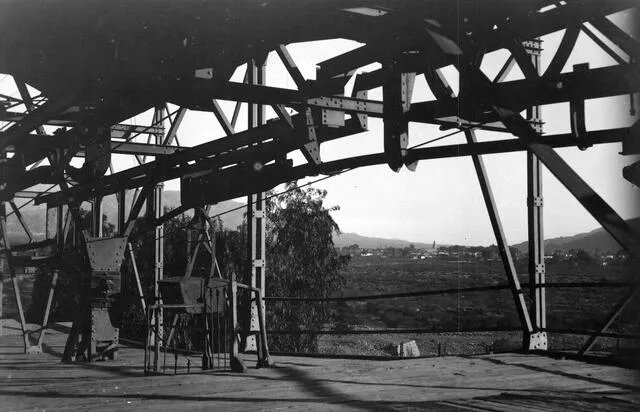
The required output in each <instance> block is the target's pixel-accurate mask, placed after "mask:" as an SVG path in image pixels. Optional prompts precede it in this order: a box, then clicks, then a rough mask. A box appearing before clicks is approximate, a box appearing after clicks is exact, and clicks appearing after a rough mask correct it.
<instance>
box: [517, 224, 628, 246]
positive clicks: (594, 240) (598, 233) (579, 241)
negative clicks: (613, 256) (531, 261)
mask: <svg viewBox="0 0 640 412" xmlns="http://www.w3.org/2000/svg"><path fill="white" fill-rule="evenodd" d="M627 223H628V224H629V226H631V227H632V228H633V229H634V230H635V231H636V233H640V217H637V218H634V219H629V220H627ZM513 246H514V247H516V248H518V249H519V250H520V251H522V252H527V250H528V247H529V246H528V242H522V243H518V244H517V245H513ZM544 249H545V252H546V253H547V254H551V253H553V252H555V251H556V250H558V251H561V252H568V251H569V250H571V249H583V250H584V251H586V252H588V253H590V254H595V253H606V252H612V253H615V252H617V251H619V250H620V249H622V247H620V245H619V244H618V242H616V241H615V240H614V239H613V237H611V235H610V234H609V233H607V232H606V231H605V230H604V229H602V228H600V229H595V230H592V231H591V232H587V233H580V234H577V235H573V236H563V237H556V238H552V239H546V240H545V243H544Z"/></svg>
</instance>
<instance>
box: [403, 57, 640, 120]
mask: <svg viewBox="0 0 640 412" xmlns="http://www.w3.org/2000/svg"><path fill="white" fill-rule="evenodd" d="M637 91H640V67H638V65H636V64H625V65H618V66H609V67H602V68H597V69H590V70H587V71H584V72H580V73H574V72H570V73H563V74H560V75H558V76H557V77H554V78H553V79H550V78H546V77H542V78H540V79H534V80H531V79H524V80H516V81H512V82H503V83H498V84H491V85H489V86H486V87H485V86H482V85H479V86H478V87H477V96H478V98H479V99H480V100H479V101H476V102H473V103H471V102H466V101H463V100H459V99H457V98H452V99H449V100H448V101H446V100H438V101H429V102H420V103H414V104H412V105H411V110H410V111H409V119H410V121H414V122H423V123H432V122H433V121H434V120H437V119H439V118H443V117H447V116H454V115H457V114H458V113H459V112H460V110H461V107H462V108H465V107H467V106H469V104H472V105H473V106H474V107H476V106H477V104H478V103H486V104H496V105H498V106H501V107H508V108H510V109H511V110H512V111H516V112H518V111H522V110H525V109H526V108H528V107H531V106H534V105H546V104H553V103H561V102H568V101H570V100H572V99H582V100H584V99H596V98H600V97H609V96H617V95H628V94H629V93H634V92H637ZM468 120H473V119H468ZM495 120H499V119H497V118H496V119H495Z"/></svg>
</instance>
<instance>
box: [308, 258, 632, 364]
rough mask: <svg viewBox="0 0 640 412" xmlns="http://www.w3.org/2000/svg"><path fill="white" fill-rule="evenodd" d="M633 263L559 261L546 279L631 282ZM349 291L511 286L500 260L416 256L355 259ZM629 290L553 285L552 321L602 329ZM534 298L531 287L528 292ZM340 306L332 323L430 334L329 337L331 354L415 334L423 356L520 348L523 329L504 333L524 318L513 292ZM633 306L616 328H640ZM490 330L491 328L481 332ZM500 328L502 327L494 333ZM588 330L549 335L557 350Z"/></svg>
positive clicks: (324, 345) (614, 344) (324, 346)
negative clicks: (620, 264)
mask: <svg viewBox="0 0 640 412" xmlns="http://www.w3.org/2000/svg"><path fill="white" fill-rule="evenodd" d="M517 269H518V273H520V275H519V279H520V282H521V283H523V284H524V283H527V282H528V280H529V279H528V274H527V273H526V270H527V269H526V266H525V265H524V263H522V262H521V264H519V265H518V267H517ZM632 272H633V270H632V268H631V267H629V266H608V267H602V266H599V265H597V264H589V265H579V266H577V265H575V264H573V263H569V262H566V263H564V262H563V263H558V264H555V265H548V266H547V282H548V283H554V282H556V283H557V282H625V281H629V280H630V279H631V276H632V275H633V273H632ZM345 276H346V279H347V285H346V288H345V289H344V291H343V293H342V295H343V296H356V295H374V294H388V293H397V292H410V291H423V290H444V289H452V288H468V287H478V286H489V285H499V284H503V285H504V284H507V278H506V275H505V274H504V269H503V267H502V264H501V262H499V261H490V262H483V261H457V262H455V261H442V260H437V259H426V260H411V259H400V258H382V257H374V256H371V257H355V258H353V259H352V261H351V262H350V264H349V267H348V268H347V270H346V272H345ZM627 293H628V288H627V287H607V288H592V287H584V288H549V289H547V327H548V328H552V329H563V330H573V331H576V330H582V331H589V330H596V329H597V328H598V327H599V325H600V324H602V322H603V321H604V319H605V318H606V316H607V314H608V313H609V312H611V310H612V309H613V308H614V306H615V305H616V304H617V303H618V301H620V300H621V299H622V298H623V297H624V296H625V295H626V294H627ZM525 296H526V297H527V304H529V302H528V291H527V290H526V291H525ZM332 305H334V306H333V308H334V309H335V311H336V312H337V314H338V315H337V319H336V322H335V324H333V325H325V328H326V327H331V328H335V329H339V330H366V329H386V328H389V329H397V328H400V329H427V330H428V333H410V334H393V335H388V334H383V335H380V334H376V335H369V334H345V335H322V336H321V337H320V350H321V351H322V352H325V353H339V354H366V355H379V356H389V355H391V354H393V352H394V349H393V348H394V346H395V345H396V344H398V343H400V342H405V341H408V340H415V341H416V342H417V344H418V347H419V349H420V352H421V354H422V355H445V354H477V353H488V352H502V351H509V350H517V349H519V348H520V347H521V339H522V337H521V333H519V332H509V331H502V330H505V329H507V330H508V329H513V328H518V326H519V323H518V317H517V313H516V311H515V309H514V302H513V298H512V295H511V292H510V291H509V290H497V291H485V292H470V293H463V294H447V295H436V296H433V295H432V296H424V297H411V298H394V299H379V300H378V299H376V300H368V301H355V302H347V303H344V302H340V303H332ZM634 313H637V312H635V310H634V307H629V308H627V309H626V310H625V312H624V313H623V314H622V316H621V317H620V319H619V321H617V322H615V323H614V324H613V325H612V327H611V329H612V330H613V331H619V332H625V333H637V332H638V330H637V323H636V324H635V325H634V324H633V323H634V322H636V320H635V319H634V317H633V314H634ZM479 330H486V331H489V332H477V331H479ZM495 330H500V331H495ZM585 339H586V336H580V335H571V334H558V333H553V334H550V346H551V349H553V350H576V349H578V348H579V347H580V345H581V344H582V342H584V340H585ZM631 344H633V342H629V341H628V340H618V339H612V338H608V339H607V338H604V339H603V338H601V339H599V340H598V345H597V346H596V347H595V348H594V349H595V350H604V351H612V352H616V351H619V350H624V349H625V348H628V347H629V346H630V345H631Z"/></svg>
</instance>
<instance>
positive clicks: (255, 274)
mask: <svg viewBox="0 0 640 412" xmlns="http://www.w3.org/2000/svg"><path fill="white" fill-rule="evenodd" d="M265 58H266V56H265ZM265 62H266V60H264V59H263V60H261V61H257V60H251V61H250V62H249V63H248V64H247V70H248V75H249V77H248V81H249V84H258V85H263V84H265V69H266V63H265ZM264 122H265V107H264V106H263V105H260V104H249V129H252V128H256V127H259V126H261V125H263V124H264ZM264 202H265V201H264V193H256V194H253V195H250V196H249V198H248V199H247V203H248V205H247V231H248V239H249V244H248V255H249V260H250V261H249V263H250V265H251V281H250V285H251V286H252V287H257V288H260V290H261V291H262V293H264V290H265V289H264V288H265V269H266V265H265V264H266V259H265V258H266V254H265V230H266V225H265V223H266V219H265V209H266V207H265V204H264ZM250 299H251V312H250V316H251V318H250V322H249V331H248V333H247V334H246V335H245V336H246V343H245V351H254V350H257V349H258V345H257V341H256V336H255V335H256V334H257V333H259V331H260V324H259V320H258V319H259V315H258V307H257V305H258V304H259V303H258V302H257V300H256V299H254V298H250ZM262 310H265V308H264V306H263V307H262Z"/></svg>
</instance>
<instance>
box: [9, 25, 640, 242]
mask: <svg viewBox="0 0 640 412" xmlns="http://www.w3.org/2000/svg"><path fill="white" fill-rule="evenodd" d="M611 19H612V21H614V23H616V24H619V25H620V26H621V27H623V28H626V27H628V25H629V22H631V21H633V15H632V14H631V13H620V14H619V15H616V16H613V17H612V18H611ZM561 38H562V32H557V33H554V34H552V35H549V36H545V37H544V38H543V39H542V40H543V47H544V51H543V54H542V69H543V70H544V69H545V68H546V66H547V65H548V64H549V62H550V60H551V58H552V57H553V53H554V52H555V49H556V48H557V47H558V42H559V40H560V39H561ZM358 46H359V44H358V43H355V42H351V41H346V40H331V41H322V42H314V43H307V44H293V45H289V46H288V49H289V51H290V53H291V55H292V56H293V58H294V60H295V61H296V62H297V64H298V66H299V67H300V70H301V71H302V73H303V75H304V76H305V77H306V78H307V79H314V78H315V67H316V64H317V63H319V62H321V61H323V60H326V59H328V58H330V57H332V56H335V55H337V54H339V53H342V52H345V51H348V50H350V49H353V48H355V47H358ZM507 57H508V52H506V51H504V50H502V51H497V52H495V53H492V54H491V55H489V56H486V57H485V59H484V61H483V66H482V69H483V70H484V71H485V73H486V74H487V75H488V76H489V77H490V78H493V76H495V74H496V73H497V71H498V70H499V69H500V67H501V66H502V64H503V62H504V61H505V60H506V58H507ZM583 62H589V63H590V67H592V68H594V67H602V66H609V65H613V64H615V62H614V60H613V59H611V58H610V57H609V56H607V55H606V54H605V53H604V52H602V51H601V50H600V49H599V48H598V46H596V45H595V44H594V43H593V42H592V41H591V40H590V39H589V38H588V37H586V36H585V35H584V33H581V35H580V37H579V40H578V43H577V47H576V50H574V53H573V54H572V56H571V57H570V59H569V61H568V63H567V65H566V66H565V69H564V70H563V71H565V72H566V71H571V70H572V67H573V65H574V64H578V63H583ZM377 67H379V66H377V65H371V66H368V67H366V68H363V70H364V71H370V70H373V69H375V68H377ZM243 74H244V71H243V70H242V69H239V70H238V71H237V72H236V75H234V78H233V80H236V81H241V79H242V76H243ZM444 74H445V76H447V80H448V81H449V83H450V84H451V85H452V87H453V88H454V90H455V91H457V83H458V81H457V73H456V71H455V69H446V70H445V71H444ZM519 78H522V75H521V73H520V72H519V70H518V69H517V67H516V68H515V69H514V70H513V73H512V74H511V75H510V76H509V77H508V78H507V80H516V79H519ZM3 83H4V84H2V85H0V88H1V89H2V90H1V91H2V92H4V93H7V94H14V95H15V91H13V92H11V91H10V90H9V89H10V87H8V85H7V82H3ZM267 84H268V85H271V86H277V87H286V88H295V84H294V82H293V80H291V79H290V78H289V76H288V74H287V73H286V70H285V69H284V66H283V65H282V64H281V62H280V61H279V59H278V57H277V56H276V55H275V54H274V53H272V54H271V55H270V56H269V59H268V68H267ZM350 87H351V82H350V84H348V85H347V89H348V90H347V92H350V90H349V89H350ZM369 98H371V99H381V90H380V89H376V90H374V91H372V92H370V93H369ZM425 100H433V95H432V94H431V92H430V91H429V89H428V87H427V85H426V82H425V81H424V77H423V76H419V77H417V78H416V85H415V88H414V93H413V99H412V101H413V102H417V101H425ZM635 100H636V107H639V106H640V101H638V100H639V99H638V96H637V95H636V96H635ZM222 106H223V108H224V109H226V111H227V113H228V116H230V114H231V112H232V110H233V104H231V103H229V102H222ZM244 112H245V111H244V110H243V114H242V115H241V116H240V118H239V123H238V124H239V125H242V124H246V115H245V113H244ZM568 114H569V108H568V104H557V105H550V106H545V107H543V109H542V117H543V121H544V122H545V125H544V131H545V133H546V134H556V133H566V132H569V131H570V128H569V123H568ZM267 116H268V117H275V115H274V114H273V112H272V111H271V110H270V109H269V110H268V112H267ZM634 120H635V118H633V117H631V115H630V114H629V97H628V96H621V97H617V98H609V99H598V100H594V101H588V102H587V128H588V129H589V130H596V129H602V128H608V127H623V126H628V125H630V124H632V123H633V121H634ZM133 121H134V122H138V124H149V121H150V118H149V114H146V115H141V116H138V117H137V118H135V119H134V120H133ZM369 124H370V130H369V131H368V132H366V133H361V134H358V135H355V136H351V137H347V138H344V139H340V140H338V141H333V142H329V143H326V144H323V145H322V147H321V156H322V159H323V161H330V160H333V159H338V158H342V157H347V156H355V155H360V154H366V153H379V152H382V151H383V136H382V122H381V120H378V119H370V121H369ZM447 133H450V131H447V132H442V131H439V130H438V128H437V127H433V126H428V125H422V124H411V125H410V136H409V139H410V145H415V144H419V143H422V142H424V141H427V140H430V139H432V138H434V137H437V136H441V135H444V134H447ZM223 135H224V133H223V131H222V129H221V128H220V127H219V125H218V124H217V123H216V121H215V118H214V116H213V115H212V114H210V113H200V112H189V113H188V114H187V115H186V117H185V121H184V122H183V125H182V126H181V129H180V132H179V133H178V136H179V139H180V143H181V144H183V145H187V146H191V145H195V144H199V143H203V142H204V141H206V140H210V139H212V138H218V137H221V136H223ZM478 137H479V139H480V140H495V139H506V138H512V136H510V135H508V134H501V133H491V132H479V133H478ZM138 141H141V140H138ZM463 142H464V135H463V134H462V133H460V134H458V135H456V136H452V137H449V138H447V139H444V140H442V141H440V142H437V143H435V144H434V145H441V144H454V143H463ZM620 151H621V145H620V144H608V145H601V146H598V147H592V148H590V149H588V150H587V151H584V152H583V151H580V150H578V149H559V150H558V152H559V153H560V154H561V155H562V157H563V158H564V159H565V160H566V161H567V162H568V163H569V164H570V165H571V166H573V167H574V169H575V170H576V171H577V172H578V173H579V174H580V175H581V176H582V177H583V178H584V179H585V180H586V181H587V183H589V184H590V185H591V186H592V187H593V188H594V189H595V190H596V191H597V192H598V193H599V194H600V195H602V196H603V197H604V198H605V199H606V200H607V201H608V202H609V203H610V204H611V206H612V207H613V208H614V209H615V210H616V211H618V213H620V214H621V215H622V217H623V218H631V217H635V216H637V215H638V207H637V205H638V204H640V191H639V190H638V188H636V187H635V186H633V185H632V184H631V183H629V182H627V181H626V180H624V179H623V178H622V167H623V166H625V165H627V164H630V163H632V162H633V161H634V158H632V157H630V156H626V157H623V156H620V155H619V154H618V153H619V152H620ZM292 158H293V159H294V162H295V163H296V164H300V163H302V162H304V158H303V157H302V155H301V154H300V153H295V154H294V155H293V156H292ZM484 159H485V164H486V166H487V169H488V175H489V178H490V182H491V185H492V188H493V190H494V196H495V199H496V202H497V205H498V208H499V213H500V215H501V218H502V222H503V225H504V229H505V232H506V235H507V239H508V240H509V242H510V243H517V242H521V241H523V240H526V236H527V215H526V155H525V154H524V153H512V154H501V155H488V156H484ZM133 162H134V160H133V159H132V158H131V157H125V156H119V155H114V157H113V163H114V167H115V169H116V170H122V169H124V168H127V167H131V166H134V163H133ZM75 163H76V164H78V165H79V164H81V163H82V161H81V160H77V161H76V162H75ZM314 179H317V178H312V179H307V180H303V181H301V182H300V183H303V182H306V181H308V180H314ZM315 186H316V187H319V188H323V189H326V190H327V191H328V196H327V199H328V204H329V205H338V206H340V210H339V211H337V212H334V214H333V215H334V218H335V220H336V221H337V222H338V224H339V226H340V228H341V229H342V231H343V232H356V233H359V234H361V235H367V236H377V237H385V238H401V239H406V240H410V241H418V242H432V241H434V240H435V241H437V242H438V243H459V244H469V245H472V244H473V245H477V244H479V245H488V244H491V243H494V242H495V239H494V237H493V233H492V230H491V226H490V223H489V219H488V216H487V213H486V209H485V206H484V203H483V201H482V195H481V192H480V188H479V186H478V182H477V177H476V175H475V171H474V169H473V165H472V162H471V158H468V157H467V158H458V159H441V160H428V161H421V162H420V163H419V165H418V169H417V170H416V171H415V172H409V171H408V170H406V169H403V170H402V171H401V172H399V173H394V172H392V171H391V170H390V169H389V168H388V167H387V166H386V165H381V166H375V167H368V168H362V169H358V170H354V171H350V172H348V173H345V174H343V175H340V176H337V177H334V178H331V179H328V180H325V181H323V182H321V183H318V184H317V185H315ZM165 187H166V189H169V190H177V189H179V182H178V181H172V182H167V184H166V185H165ZM279 189H280V188H276V191H277V190H279ZM544 198H545V200H544V202H545V203H544V219H545V222H544V223H545V228H544V230H545V236H546V237H547V238H550V237H556V236H564V235H572V234H576V233H579V232H584V231H589V230H592V229H594V228H596V227H598V224H597V222H596V221H595V220H594V219H593V218H592V217H591V216H590V215H589V214H588V213H587V212H586V211H585V210H584V209H583V208H582V207H581V205H580V204H579V203H578V202H577V201H576V200H575V199H574V198H573V197H572V196H571V195H570V194H569V193H568V192H567V191H566V189H564V187H562V186H561V185H560V184H559V183H558V182H557V181H556V180H555V178H554V177H553V176H551V175H550V174H549V173H548V172H546V171H545V173H544ZM242 200H243V201H244V199H242Z"/></svg>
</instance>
